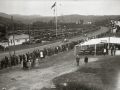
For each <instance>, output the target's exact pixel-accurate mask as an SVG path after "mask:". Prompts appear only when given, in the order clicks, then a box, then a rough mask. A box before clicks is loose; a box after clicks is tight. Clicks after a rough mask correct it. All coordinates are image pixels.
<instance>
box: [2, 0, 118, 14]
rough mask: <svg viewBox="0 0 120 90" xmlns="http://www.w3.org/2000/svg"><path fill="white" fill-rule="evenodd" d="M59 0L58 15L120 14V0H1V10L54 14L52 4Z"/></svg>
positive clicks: (8, 12)
mask: <svg viewBox="0 0 120 90" xmlns="http://www.w3.org/2000/svg"><path fill="white" fill-rule="evenodd" d="M54 2H57V15H70V14H79V15H119V14H120V0H79V1H78V0H66V1H63V0H56V1H54V0H49V1H45V0H44V1H43V0H0V12H4V13H7V14H21V15H34V14H38V15H42V16H54V8H53V9H51V6H52V5H53V4H54Z"/></svg>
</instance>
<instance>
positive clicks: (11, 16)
mask: <svg viewBox="0 0 120 90" xmlns="http://www.w3.org/2000/svg"><path fill="white" fill-rule="evenodd" d="M11 19H12V33H13V43H14V55H16V53H15V38H14V25H13V23H14V22H13V16H11Z"/></svg>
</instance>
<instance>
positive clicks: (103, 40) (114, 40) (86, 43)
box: [76, 37, 120, 46]
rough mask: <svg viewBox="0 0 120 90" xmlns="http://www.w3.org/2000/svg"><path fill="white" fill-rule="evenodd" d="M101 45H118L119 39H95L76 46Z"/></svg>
mask: <svg viewBox="0 0 120 90" xmlns="http://www.w3.org/2000/svg"><path fill="white" fill-rule="evenodd" d="M103 43H115V44H120V38H119V37H104V38H96V39H91V40H88V41H86V42H84V43H81V44H78V45H76V46H84V45H95V44H103Z"/></svg>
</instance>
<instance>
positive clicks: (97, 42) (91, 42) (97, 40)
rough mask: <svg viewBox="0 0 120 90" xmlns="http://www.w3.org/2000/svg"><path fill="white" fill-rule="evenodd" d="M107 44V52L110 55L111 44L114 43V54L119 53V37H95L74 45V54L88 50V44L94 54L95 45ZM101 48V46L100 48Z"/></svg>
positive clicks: (95, 50)
mask: <svg viewBox="0 0 120 90" xmlns="http://www.w3.org/2000/svg"><path fill="white" fill-rule="evenodd" d="M104 44H107V49H108V51H109V52H108V54H109V55H111V53H110V52H111V49H110V48H111V46H110V45H115V47H116V55H120V37H104V38H95V39H91V40H87V41H85V42H83V43H80V44H78V45H75V48H74V55H77V54H78V53H79V52H80V51H84V52H86V51H88V50H87V48H88V47H90V46H93V47H94V48H93V50H92V51H93V52H94V55H96V52H97V46H99V45H104ZM100 49H101V50H103V49H102V48H100Z"/></svg>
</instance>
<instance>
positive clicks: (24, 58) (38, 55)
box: [0, 32, 107, 69]
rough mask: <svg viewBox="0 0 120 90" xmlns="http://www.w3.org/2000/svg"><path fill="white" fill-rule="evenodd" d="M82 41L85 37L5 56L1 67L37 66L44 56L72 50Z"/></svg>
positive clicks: (0, 64) (0, 63)
mask: <svg viewBox="0 0 120 90" xmlns="http://www.w3.org/2000/svg"><path fill="white" fill-rule="evenodd" d="M106 34H107V32H106ZM104 35H105V33H102V34H100V35H97V36H95V37H96V38H99V37H102V36H104ZM89 38H90V37H89ZM84 41H85V40H84ZM81 42H83V39H81V40H78V41H72V42H69V43H64V44H62V45H59V46H54V47H49V48H47V47H45V48H43V50H39V49H37V50H34V51H33V52H28V53H26V54H22V55H18V56H15V55H13V56H5V58H3V59H2V60H1V61H0V69H3V68H7V67H9V68H10V67H13V66H16V65H18V64H19V65H21V68H23V69H26V68H28V69H30V68H35V67H38V66H39V64H40V61H41V60H42V59H43V58H45V57H46V56H47V57H49V56H52V55H55V54H58V53H60V52H64V51H69V50H72V49H73V48H74V46H75V45H77V44H79V43H81Z"/></svg>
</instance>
